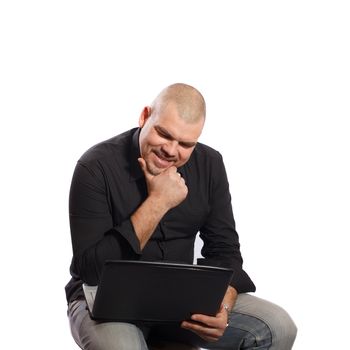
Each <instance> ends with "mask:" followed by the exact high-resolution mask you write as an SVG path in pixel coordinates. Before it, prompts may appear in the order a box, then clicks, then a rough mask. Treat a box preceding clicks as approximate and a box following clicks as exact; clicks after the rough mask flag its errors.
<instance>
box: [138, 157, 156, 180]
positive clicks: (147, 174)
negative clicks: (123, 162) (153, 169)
mask: <svg viewBox="0 0 350 350" xmlns="http://www.w3.org/2000/svg"><path fill="white" fill-rule="evenodd" d="M137 160H138V162H139V164H140V167H141V169H142V171H143V174H144V175H145V178H146V180H151V179H152V178H153V175H152V174H151V173H150V172H149V171H148V170H147V165H146V161H145V160H144V159H143V158H138V159H137Z"/></svg>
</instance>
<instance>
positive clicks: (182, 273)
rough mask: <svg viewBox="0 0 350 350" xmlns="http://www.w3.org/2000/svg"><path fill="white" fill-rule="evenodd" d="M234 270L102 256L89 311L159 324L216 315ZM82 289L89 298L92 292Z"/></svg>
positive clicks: (110, 317)
mask: <svg viewBox="0 0 350 350" xmlns="http://www.w3.org/2000/svg"><path fill="white" fill-rule="evenodd" d="M232 274H233V271H232V270H230V269H226V268H221V267H210V266H202V265H188V264H178V263H165V262H145V261H129V260H111V261H106V263H105V265H104V267H103V270H102V275H101V280H100V284H99V286H98V288H97V292H96V296H95V300H94V302H93V306H91V305H90V308H91V307H92V309H90V314H91V317H92V318H93V319H96V320H105V321H108V320H109V321H124V322H137V321H143V322H162V323H164V322H181V321H183V320H185V319H189V318H190V317H191V315H192V314H193V313H200V314H206V315H212V316H214V315H215V314H216V313H217V311H218V310H219V308H220V304H221V302H222V299H223V297H224V295H225V292H226V290H227V287H228V284H229V282H230V280H231V278H232ZM85 290H86V296H87V299H88V297H89V296H90V297H91V295H92V294H93V293H92V292H91V288H90V289H88V288H85ZM91 293H92V294H91ZM87 294H89V295H87ZM90 304H92V302H90Z"/></svg>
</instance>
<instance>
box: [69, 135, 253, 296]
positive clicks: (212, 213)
mask: <svg viewBox="0 0 350 350" xmlns="http://www.w3.org/2000/svg"><path fill="white" fill-rule="evenodd" d="M138 136H139V129H132V130H129V131H127V132H125V133H123V134H121V135H118V136H116V137H114V138H112V139H110V140H107V141H104V142H102V143H99V144H98V145H96V146H94V147H92V148H91V149H89V150H88V151H87V152H86V153H85V154H84V155H83V156H82V157H81V158H80V160H79V161H78V163H77V166H76V168H75V171H74V175H73V179H72V185H71V190H70V199H69V214H70V226H71V236H72V245H73V259H72V264H71V275H72V279H71V280H70V282H69V283H68V284H67V286H66V294H67V300H68V301H72V300H74V299H76V298H77V297H80V296H82V295H83V294H82V289H81V284H82V282H83V281H84V282H86V283H88V284H90V285H96V284H97V283H98V281H99V276H100V272H101V269H102V266H103V263H104V261H105V260H108V259H132V260H149V261H165V260H166V261H172V262H183V263H190V264H192V263H193V258H194V242H195V238H196V235H197V233H198V232H199V235H200V237H201V238H202V240H203V248H202V252H201V253H202V256H203V258H204V259H201V261H199V262H198V263H200V264H204V265H212V266H222V267H229V268H232V269H233V270H234V276H233V279H232V282H231V284H232V286H233V287H235V288H236V290H237V291H238V292H250V291H255V286H254V284H253V282H252V281H251V280H250V278H249V276H248V275H247V274H246V273H245V272H244V270H243V269H242V257H241V253H240V245H239V240H238V235H237V232H236V230H235V222H234V218H233V213H232V207H231V196H230V193H229V185H228V181H227V176H226V171H225V167H224V164H223V161H222V157H221V155H220V154H219V153H218V152H217V151H215V150H213V149H212V148H210V147H208V146H205V145H203V144H201V143H198V144H197V145H196V147H195V149H194V151H193V153H192V155H191V157H190V159H189V160H188V162H187V163H186V164H184V165H183V166H182V167H180V168H179V169H178V171H179V172H180V173H181V175H182V176H183V178H184V180H185V182H186V185H187V187H188V195H187V197H186V199H185V200H184V201H183V202H182V203H181V204H180V205H178V206H177V207H175V208H173V209H171V210H169V211H168V212H167V213H166V215H165V216H164V217H163V218H162V220H161V221H160V223H159V225H158V226H157V228H156V230H155V232H154V233H153V235H152V236H151V238H150V240H149V241H148V242H147V244H146V245H145V247H144V249H143V250H141V249H140V244H139V241H138V238H137V236H136V233H135V231H134V228H133V225H132V223H131V221H130V216H131V215H132V214H133V213H134V212H135V211H136V209H137V208H138V207H139V206H140V205H141V203H142V202H143V201H144V200H145V199H146V197H147V186H146V182H145V178H144V175H143V172H142V170H141V168H140V166H139V163H138V161H137V158H139V157H140V149H139V142H138Z"/></svg>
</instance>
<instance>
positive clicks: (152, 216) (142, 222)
mask: <svg viewBox="0 0 350 350" xmlns="http://www.w3.org/2000/svg"><path fill="white" fill-rule="evenodd" d="M167 211H168V208H167V207H166V206H164V205H162V203H161V202H160V201H159V200H157V199H156V198H155V197H152V196H149V197H148V198H147V199H146V200H145V201H144V202H143V203H142V204H141V206H140V207H139V208H138V209H137V210H136V211H135V213H134V214H133V215H132V216H131V218H130V219H131V222H132V225H133V227H134V230H135V233H136V236H137V238H138V240H139V242H140V249H141V250H142V249H143V248H144V247H145V245H146V243H147V242H148V240H149V239H150V238H151V236H152V234H153V232H154V230H155V229H156V227H157V225H158V224H159V222H160V220H161V219H162V218H163V216H164V215H165V213H166V212H167Z"/></svg>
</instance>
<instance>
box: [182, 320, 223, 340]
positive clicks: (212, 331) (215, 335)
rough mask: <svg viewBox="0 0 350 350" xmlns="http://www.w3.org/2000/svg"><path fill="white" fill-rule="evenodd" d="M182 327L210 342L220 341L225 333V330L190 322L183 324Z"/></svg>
mask: <svg viewBox="0 0 350 350" xmlns="http://www.w3.org/2000/svg"><path fill="white" fill-rule="evenodd" d="M181 327H182V328H185V329H187V330H190V331H192V332H194V333H196V334H197V335H199V336H200V337H201V338H203V339H206V340H208V341H215V340H218V339H219V338H220V337H221V336H222V335H223V333H224V330H222V329H216V328H210V327H207V326H205V325H201V324H198V323H193V322H189V321H184V322H183V323H182V324H181Z"/></svg>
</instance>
